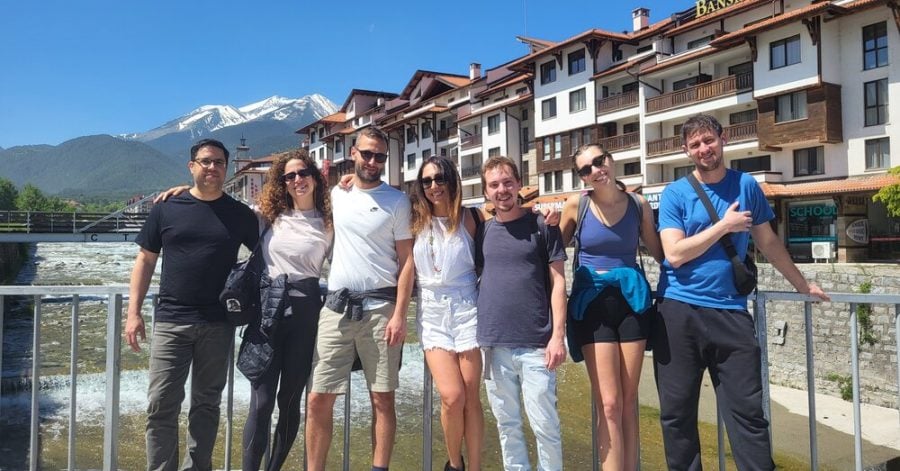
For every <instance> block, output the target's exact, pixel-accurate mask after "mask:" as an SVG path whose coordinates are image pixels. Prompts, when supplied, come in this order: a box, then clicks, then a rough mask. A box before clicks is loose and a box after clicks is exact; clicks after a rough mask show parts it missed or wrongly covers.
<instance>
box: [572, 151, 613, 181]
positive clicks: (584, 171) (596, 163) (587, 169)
mask: <svg viewBox="0 0 900 471" xmlns="http://www.w3.org/2000/svg"><path fill="white" fill-rule="evenodd" d="M604 162H606V156H605V155H600V156H597V157H594V160H591V164H590V165H585V166H584V167H581V168H579V169H578V176H579V177H586V176H588V175H590V174H591V172H593V171H594V167H602V166H603V163H604Z"/></svg>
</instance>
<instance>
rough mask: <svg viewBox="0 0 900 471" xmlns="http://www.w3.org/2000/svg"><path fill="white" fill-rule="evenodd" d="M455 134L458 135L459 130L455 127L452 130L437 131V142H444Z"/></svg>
mask: <svg viewBox="0 0 900 471" xmlns="http://www.w3.org/2000/svg"><path fill="white" fill-rule="evenodd" d="M457 134H459V128H457V127H456V126H454V127H452V128H446V129H438V132H437V140H438V142H440V141H446V140H447V139H450V137H451V136H455V135H457Z"/></svg>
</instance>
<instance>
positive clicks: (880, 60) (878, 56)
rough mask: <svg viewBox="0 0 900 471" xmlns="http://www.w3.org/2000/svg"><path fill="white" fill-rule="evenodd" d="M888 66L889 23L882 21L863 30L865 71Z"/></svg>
mask: <svg viewBox="0 0 900 471" xmlns="http://www.w3.org/2000/svg"><path fill="white" fill-rule="evenodd" d="M887 64H888V37H887V23H886V22H884V21H882V22H880V23H875V24H872V25H869V26H866V27H864V28H863V69H864V70H869V69H875V68H878V67H884V66H886V65H887Z"/></svg>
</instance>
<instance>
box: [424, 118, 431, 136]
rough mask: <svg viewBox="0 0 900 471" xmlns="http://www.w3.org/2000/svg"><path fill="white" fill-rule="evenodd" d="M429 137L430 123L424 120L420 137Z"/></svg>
mask: <svg viewBox="0 0 900 471" xmlns="http://www.w3.org/2000/svg"><path fill="white" fill-rule="evenodd" d="M429 137H431V124H429V123H427V122H425V123H422V139H428V138H429Z"/></svg>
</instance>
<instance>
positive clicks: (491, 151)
mask: <svg viewBox="0 0 900 471" xmlns="http://www.w3.org/2000/svg"><path fill="white" fill-rule="evenodd" d="M499 155H500V148H499V147H491V148H490V149H488V157H497V156H499Z"/></svg>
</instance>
